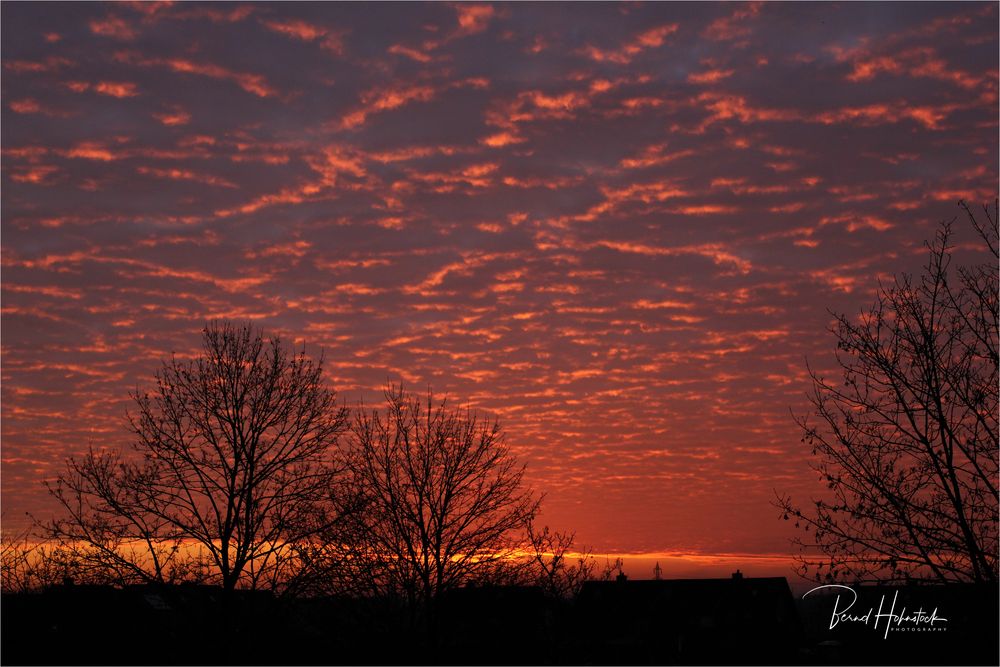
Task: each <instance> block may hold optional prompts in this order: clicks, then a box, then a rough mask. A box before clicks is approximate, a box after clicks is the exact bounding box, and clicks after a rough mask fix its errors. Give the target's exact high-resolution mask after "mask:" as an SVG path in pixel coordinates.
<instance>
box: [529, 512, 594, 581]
mask: <svg viewBox="0 0 1000 667" xmlns="http://www.w3.org/2000/svg"><path fill="white" fill-rule="evenodd" d="M527 538H528V546H529V551H530V554H531V556H530V558H531V560H530V567H529V572H530V574H529V576H528V577H527V580H528V581H529V582H531V583H534V584H536V585H538V586H541V588H542V590H543V591H544V592H545V593H546V594H547V595H549V596H552V597H556V598H563V599H569V598H574V597H576V595H577V594H578V593H579V592H580V589H581V588H582V587H583V582H585V581H587V580H588V579H591V578H593V575H594V571H595V570H596V568H597V561H596V560H595V559H594V556H593V554H592V553H591V552H590V550H589V549H584V550H583V551H582V552H580V553H574V552H573V545H574V543H575V542H576V534H575V533H560V532H556V531H550V530H549V527H548V526H544V527H543V528H542V529H541V530H538V529H537V528H536V527H535V526H534V523H533V522H531V523H529V524H528V529H527Z"/></svg>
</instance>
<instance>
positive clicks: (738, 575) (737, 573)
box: [733, 568, 743, 581]
mask: <svg viewBox="0 0 1000 667" xmlns="http://www.w3.org/2000/svg"><path fill="white" fill-rule="evenodd" d="M741 579H743V573H742V572H740V570H739V568H737V569H736V571H735V572H733V581H740V580H741Z"/></svg>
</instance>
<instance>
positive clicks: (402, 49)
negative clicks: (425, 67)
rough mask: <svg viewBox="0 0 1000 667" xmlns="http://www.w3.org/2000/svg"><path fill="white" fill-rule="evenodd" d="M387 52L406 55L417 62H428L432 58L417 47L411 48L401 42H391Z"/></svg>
mask: <svg viewBox="0 0 1000 667" xmlns="http://www.w3.org/2000/svg"><path fill="white" fill-rule="evenodd" d="M389 53H392V54H393V55H397V56H406V57H407V58H409V59H410V60H416V61H417V62H418V63H429V62H431V61H432V60H433V59H434V58H433V57H432V56H430V55H428V54H426V53H424V52H423V51H418V50H417V49H411V48H410V47H408V46H403V45H402V44H393V45H392V46H390V47H389Z"/></svg>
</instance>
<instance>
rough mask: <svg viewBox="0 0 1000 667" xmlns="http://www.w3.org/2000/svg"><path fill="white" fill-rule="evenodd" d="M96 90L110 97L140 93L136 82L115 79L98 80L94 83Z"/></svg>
mask: <svg viewBox="0 0 1000 667" xmlns="http://www.w3.org/2000/svg"><path fill="white" fill-rule="evenodd" d="M94 90H95V91H96V92H98V93H100V94H101V95H108V96H110V97H119V98H121V97H135V96H136V95H138V94H139V91H138V90H136V85H135V84H134V83H121V82H114V81H98V82H97V83H95V84H94Z"/></svg>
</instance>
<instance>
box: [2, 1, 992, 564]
mask: <svg viewBox="0 0 1000 667" xmlns="http://www.w3.org/2000/svg"><path fill="white" fill-rule="evenodd" d="M997 21H998V17H997V4H996V3H931V2H921V3H843V4H839V3H834V4H827V3H802V4H799V3H776V4H757V3H753V4H739V3H726V4H711V3H694V4H687V3H656V4H635V3H619V4H611V3H607V4H605V3H586V4H568V3H538V4H536V3H519V4H501V3H477V4H450V3H435V4H416V3H401V4H396V3H375V4H356V3H333V4H328V3H308V4H296V3H281V4H269V3H254V4H242V3H238V2H237V3H228V4H194V3H180V4H169V3H141V4H140V3H114V4H98V3H67V4H58V5H54V4H52V3H45V4H42V3H27V2H25V3H11V2H8V3H4V4H3V5H2V45H0V49H2V61H3V62H2V65H3V67H2V109H3V111H2V114H3V115H2V179H3V180H2V186H3V192H2V275H0V280H2V426H0V429H2V449H0V456H2V470H0V472H2V478H0V480H2V481H0V484H2V494H0V498H2V507H3V515H4V518H3V520H4V523H5V524H6V525H7V526H16V525H19V523H20V522H23V521H25V519H24V516H25V512H31V513H32V514H34V515H35V516H38V517H40V518H44V517H46V516H49V515H51V513H52V512H53V510H54V507H53V504H52V503H51V502H50V500H49V499H48V498H47V496H46V492H45V490H44V488H43V486H42V481H43V480H46V479H49V480H51V479H53V478H54V477H55V476H56V475H58V474H59V472H60V471H61V470H62V468H63V465H64V461H65V459H66V458H67V457H68V456H73V455H79V454H80V453H82V452H84V451H86V449H87V447H88V446H94V447H122V446H126V445H127V444H128V442H129V437H128V433H127V430H126V427H125V421H124V418H125V411H126V410H127V409H128V407H129V402H130V401H129V392H130V391H133V390H135V389H136V388H137V387H140V388H141V387H146V386H149V385H150V383H151V379H152V376H153V373H154V372H155V371H156V370H157V367H158V364H159V363H160V360H161V359H164V358H167V357H169V355H170V354H171V353H175V352H176V353H178V354H180V355H189V354H192V353H193V352H195V351H196V349H197V348H198V346H199V345H200V331H201V329H202V327H203V326H204V325H205V323H206V321H209V320H213V319H231V320H246V319H250V320H253V322H254V323H255V324H256V325H259V326H262V327H263V328H264V329H265V331H266V332H268V333H274V334H280V335H281V336H283V337H284V338H285V340H287V341H289V342H294V343H295V344H296V345H305V348H306V351H307V353H310V354H316V355H318V354H319V353H321V352H322V354H323V355H324V358H325V370H326V377H327V379H328V381H329V382H330V385H331V386H332V387H334V388H335V389H336V390H337V391H338V392H339V394H340V396H341V398H342V399H343V400H344V401H345V402H347V403H348V404H352V403H354V402H355V401H357V400H358V398H359V397H364V398H365V400H366V401H367V402H371V401H374V400H377V399H378V398H379V397H380V391H381V389H380V388H381V387H382V386H384V384H385V383H386V381H387V380H388V381H394V382H402V383H404V384H405V385H406V386H407V387H409V388H411V389H414V390H417V391H423V390H425V389H426V388H427V387H431V388H432V389H433V391H434V393H435V395H437V396H441V397H443V396H448V397H449V399H450V400H451V401H452V404H453V405H456V406H471V407H473V408H476V409H478V410H482V411H486V412H488V413H490V414H493V415H496V416H497V417H498V418H499V419H500V421H501V422H502V424H503V425H504V427H505V430H506V434H507V441H508V443H509V445H510V447H511V449H512V451H513V452H515V453H516V455H517V456H518V457H519V459H520V460H522V461H524V462H525V463H527V466H528V472H527V475H526V479H527V481H528V482H529V483H530V484H531V486H532V487H533V488H534V489H535V490H536V491H538V492H539V493H544V494H545V499H544V502H543V511H544V513H543V517H542V520H543V522H544V523H547V524H549V525H550V526H552V527H553V528H556V529H558V530H575V531H576V535H577V541H578V544H581V545H589V546H590V547H592V548H593V549H594V550H595V552H598V553H627V554H647V555H649V554H653V555H656V554H673V555H675V556H676V555H683V554H686V555H687V556H688V557H689V558H690V559H692V560H690V562H691V563H702V562H704V559H706V558H709V559H710V558H712V557H720V555H725V559H726V560H725V563H726V567H729V565H730V564H731V563H734V562H740V558H744V559H745V561H746V562H748V563H751V564H752V563H753V562H771V560H770V559H772V558H778V559H780V557H782V555H784V554H788V553H790V551H791V547H790V546H789V544H788V538H789V537H790V536H791V535H792V534H793V530H794V529H793V527H792V526H790V525H789V523H786V522H783V521H780V520H779V516H778V512H777V511H776V510H775V509H774V508H773V507H772V506H771V505H770V502H771V500H773V499H774V497H775V492H776V491H777V492H782V493H790V494H792V495H793V497H795V498H801V499H803V500H805V499H807V498H808V497H809V496H810V494H816V493H818V492H819V491H818V490H817V489H819V488H820V487H819V485H818V483H817V480H816V479H815V476H814V474H813V473H812V472H811V471H810V470H809V468H808V461H809V456H810V452H809V451H808V450H807V448H806V447H805V446H804V445H803V444H802V443H801V442H800V434H799V433H798V431H797V427H796V426H795V423H794V421H793V419H792V415H793V414H802V413H804V412H805V411H806V410H807V408H808V405H807V402H806V399H805V395H806V391H807V390H808V388H809V385H808V381H807V376H806V359H808V360H809V363H810V364H812V365H813V366H814V367H815V368H817V369H820V370H829V371H832V369H833V351H834V339H833V337H832V335H831V334H830V333H829V332H828V330H827V329H828V327H829V326H830V323H831V321H832V316H831V313H830V311H837V312H847V313H857V312H859V311H860V309H861V308H862V307H864V306H866V305H868V304H870V302H871V301H872V299H873V297H874V290H875V288H876V287H877V285H878V281H879V280H883V281H885V280H891V277H892V275H893V274H895V273H899V272H904V271H907V272H913V271H919V268H920V266H921V263H922V262H923V261H924V248H923V246H922V243H923V241H924V239H927V238H930V237H931V236H933V234H934V230H935V227H936V225H937V224H938V223H939V222H940V221H942V220H949V219H951V218H953V217H954V216H956V215H958V214H959V213H960V210H959V209H958V207H957V205H956V203H957V201H958V200H959V199H966V200H968V201H970V202H976V203H980V204H981V203H984V202H987V201H992V199H993V198H994V197H995V196H996V191H997V162H998V133H997V118H998V111H1000V108H998V101H997V100H998V98H997V89H998V75H997V72H998V50H1000V49H998V32H997V27H996V26H997ZM956 230H957V233H956V243H957V245H958V249H957V251H956V252H957V253H958V254H959V255H962V257H967V258H968V259H969V260H970V261H974V260H976V259H977V258H978V259H981V258H982V256H981V255H977V254H976V253H977V246H976V244H975V238H974V235H973V233H972V232H971V229H970V227H969V225H968V224H965V225H963V224H962V221H961V220H960V221H959V223H957V224H956ZM698 559H702V560H698ZM734 559H735V560H734ZM753 559H759V560H757V561H754V560H753ZM675 562H680V561H670V563H675ZM671 567H673V565H671ZM695 569H697V568H695ZM743 570H744V571H745V572H749V573H750V574H751V575H752V574H754V570H753V568H752V566H751V568H749V570H748V568H746V567H744V568H743ZM699 571H701V570H699ZM669 574H670V572H666V571H665V572H664V576H668V575H669Z"/></svg>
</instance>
